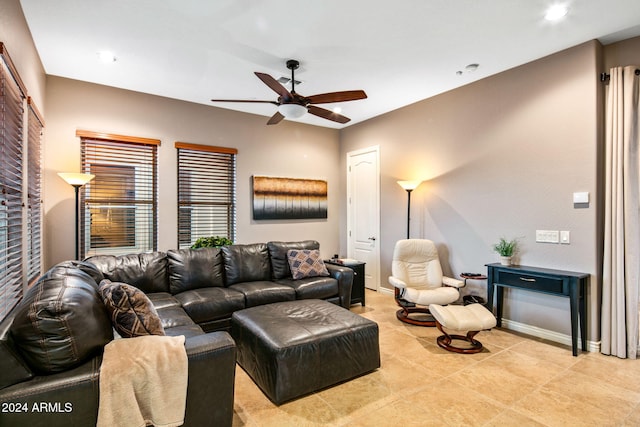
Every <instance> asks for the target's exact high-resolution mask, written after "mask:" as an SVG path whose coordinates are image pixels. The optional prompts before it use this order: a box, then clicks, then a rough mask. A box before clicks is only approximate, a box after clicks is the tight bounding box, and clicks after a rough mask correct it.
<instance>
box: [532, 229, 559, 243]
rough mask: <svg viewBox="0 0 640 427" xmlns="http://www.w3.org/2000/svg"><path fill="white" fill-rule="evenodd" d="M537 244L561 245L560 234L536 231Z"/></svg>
mask: <svg viewBox="0 0 640 427" xmlns="http://www.w3.org/2000/svg"><path fill="white" fill-rule="evenodd" d="M536 242H538V243H559V242H560V232H559V231H558V230H536Z"/></svg>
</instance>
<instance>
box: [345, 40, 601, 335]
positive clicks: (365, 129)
mask: <svg viewBox="0 0 640 427" xmlns="http://www.w3.org/2000/svg"><path fill="white" fill-rule="evenodd" d="M600 50H601V46H600V44H599V43H598V42H595V41H594V42H589V43H585V44H583V45H580V46H577V47H575V48H572V49H569V50H566V51H563V52H560V53H557V54H555V55H552V56H549V57H546V58H543V59H541V60H538V61H535V62H531V63H529V64H526V65H523V66H520V67H517V68H514V69H512V70H509V71H506V72H503V73H501V74H498V75H495V76H492V77H489V78H486V79H483V80H481V81H478V82H475V83H473V84H469V85H467V86H464V87H461V88H459V89H456V90H453V91H450V92H447V93H444V94H441V95H438V96H435V97H433V98H430V99H427V100H424V101H421V102H418V103H416V104H413V105H410V106H408V107H405V108H402V109H399V110H396V111H394V112H391V113H388V114H385V115H383V116H380V117H377V118H374V119H371V120H368V121H366V122H363V123H359V124H356V125H354V126H350V127H348V128H346V129H344V130H343V131H342V132H341V157H342V159H341V161H342V163H341V164H342V167H343V170H344V169H345V158H346V153H347V152H349V151H352V150H356V149H360V148H363V147H368V146H373V145H378V146H380V151H381V165H380V170H381V178H380V179H381V183H380V184H381V193H382V194H381V206H382V208H381V236H380V244H381V275H380V277H381V282H382V283H381V284H382V286H385V287H389V285H388V283H387V277H388V276H389V275H390V273H391V271H390V266H391V255H392V251H393V246H394V244H395V242H396V241H397V240H398V239H402V238H404V237H405V232H406V208H404V207H406V203H407V195H406V192H405V191H404V190H403V189H402V188H400V186H398V185H397V183H396V181H397V180H400V179H421V180H424V182H423V183H422V185H421V186H420V187H419V188H418V189H417V190H415V191H414V192H413V194H412V197H411V202H412V205H411V206H412V214H411V217H412V223H411V237H414V238H428V239H431V240H434V241H435V242H436V244H437V245H438V247H439V251H440V255H441V258H442V261H443V263H444V269H445V271H446V272H448V273H449V274H453V275H456V276H457V275H458V274H459V273H460V272H463V271H474V272H486V268H485V267H484V265H485V264H487V263H491V262H497V261H498V257H497V255H496V254H494V253H493V252H492V251H491V245H492V244H493V243H494V242H496V241H497V239H498V238H499V237H501V236H505V237H508V238H512V237H517V238H519V239H520V244H521V253H520V256H519V259H518V260H517V261H518V262H519V263H520V264H522V265H532V266H540V267H549V268H555V269H564V270H573V271H580V272H586V273H589V274H591V275H592V277H591V290H590V292H589V298H588V303H589V319H588V325H589V337H590V339H596V338H597V337H598V336H599V327H598V325H599V320H598V312H599V308H598V307H599V294H598V292H597V289H598V274H599V261H598V254H599V245H600V241H601V239H600V235H599V232H598V222H597V218H598V204H597V203H595V201H596V200H598V197H599V188H598V185H597V174H598V156H597V153H598V145H599V140H600V137H599V136H600V126H599V109H598V105H599V102H600V101H599V97H600V90H599V85H600V83H599V82H598V73H599V71H600V69H599V65H598V62H599V55H600ZM342 176H344V174H343V175H342ZM343 188H344V185H343ZM576 191H588V192H589V193H590V195H591V200H592V203H591V204H590V206H589V207H588V208H585V209H576V208H574V206H573V203H572V194H573V192H576ZM342 200H343V201H344V197H343V198H342ZM345 210H346V205H345V204H344V202H343V206H342V211H343V212H344V211H345ZM343 224H346V220H345V217H344V216H343V217H342V218H341V225H343ZM536 229H545V230H569V231H571V244H570V245H559V244H548V243H536V242H535V230H536ZM341 232H342V234H341V248H346V234H345V232H344V227H341ZM343 252H344V250H343ZM464 292H465V293H476V294H483V295H486V282H478V281H475V282H473V283H472V285H471V286H469V287H468V288H467V289H465V290H464ZM568 305H569V302H568V299H565V298H557V297H552V296H544V295H540V294H533V293H530V292H523V291H511V292H508V295H507V300H506V306H505V317H506V318H508V319H510V320H512V321H515V322H521V323H524V324H532V325H536V326H537V327H539V328H543V329H545V330H550V331H556V332H558V333H560V334H566V335H569V334H570V323H569V314H568V313H569V308H568Z"/></svg>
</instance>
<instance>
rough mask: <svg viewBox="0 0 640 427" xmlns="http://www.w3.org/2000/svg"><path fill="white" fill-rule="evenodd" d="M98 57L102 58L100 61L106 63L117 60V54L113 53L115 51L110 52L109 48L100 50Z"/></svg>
mask: <svg viewBox="0 0 640 427" xmlns="http://www.w3.org/2000/svg"><path fill="white" fill-rule="evenodd" d="M98 58H100V61H102V62H104V63H105V64H110V63H112V62H116V56H115V55H114V54H113V52H109V51H108V50H101V51H100V52H98Z"/></svg>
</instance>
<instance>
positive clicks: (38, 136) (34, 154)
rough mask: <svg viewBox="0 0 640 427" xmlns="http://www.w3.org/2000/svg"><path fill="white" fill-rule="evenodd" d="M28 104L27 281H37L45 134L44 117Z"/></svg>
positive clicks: (39, 258)
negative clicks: (42, 147) (43, 139)
mask: <svg viewBox="0 0 640 427" xmlns="http://www.w3.org/2000/svg"><path fill="white" fill-rule="evenodd" d="M27 105H28V106H29V114H28V119H27V122H28V125H27V126H28V134H27V135H28V136H27V144H28V147H27V280H28V281H29V283H32V282H34V281H35V280H36V279H37V278H38V276H40V273H42V155H41V151H42V150H41V149H40V148H41V146H42V133H43V129H44V120H43V119H42V116H41V115H40V112H39V111H38V109H37V108H36V106H35V105H34V103H33V100H32V99H31V97H27Z"/></svg>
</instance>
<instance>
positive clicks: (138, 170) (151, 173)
mask: <svg viewBox="0 0 640 427" xmlns="http://www.w3.org/2000/svg"><path fill="white" fill-rule="evenodd" d="M76 135H78V136H80V139H81V160H82V171H83V172H85V173H91V174H93V175H95V178H94V179H93V180H92V181H90V182H89V183H88V184H86V185H85V186H84V187H82V190H81V193H80V205H81V209H80V225H81V227H80V243H81V244H80V251H81V257H86V256H91V255H96V254H125V253H132V252H143V251H155V250H157V240H158V239H157V234H158V220H157V211H158V191H157V180H158V178H157V163H158V159H157V157H158V155H157V148H158V145H159V144H160V141H158V140H152V139H146V138H136V137H125V136H120V135H111V134H98V133H95V132H89V131H78V132H76Z"/></svg>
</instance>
